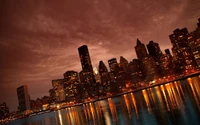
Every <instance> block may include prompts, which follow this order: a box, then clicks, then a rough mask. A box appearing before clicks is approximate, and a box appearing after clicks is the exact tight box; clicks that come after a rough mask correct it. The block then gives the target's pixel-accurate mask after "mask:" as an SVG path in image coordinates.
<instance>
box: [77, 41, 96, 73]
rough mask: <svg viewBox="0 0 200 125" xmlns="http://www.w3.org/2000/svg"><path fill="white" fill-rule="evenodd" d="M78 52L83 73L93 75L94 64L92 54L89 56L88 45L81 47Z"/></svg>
mask: <svg viewBox="0 0 200 125" xmlns="http://www.w3.org/2000/svg"><path fill="white" fill-rule="evenodd" d="M78 52H79V57H80V61H81V66H82V69H83V71H85V72H92V73H93V68H92V63H91V59H90V54H89V51H88V47H87V45H83V46H81V47H79V48H78Z"/></svg>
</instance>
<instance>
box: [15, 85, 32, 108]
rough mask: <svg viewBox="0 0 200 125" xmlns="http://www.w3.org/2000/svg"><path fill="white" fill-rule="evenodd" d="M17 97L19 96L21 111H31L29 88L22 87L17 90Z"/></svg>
mask: <svg viewBox="0 0 200 125" xmlns="http://www.w3.org/2000/svg"><path fill="white" fill-rule="evenodd" d="M17 96H18V103H19V107H18V109H19V111H25V110H28V109H31V106H30V97H29V94H28V87H27V85H22V86H20V87H18V88H17Z"/></svg>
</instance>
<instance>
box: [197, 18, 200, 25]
mask: <svg viewBox="0 0 200 125" xmlns="http://www.w3.org/2000/svg"><path fill="white" fill-rule="evenodd" d="M198 21H199V22H198V23H197V26H198V27H200V18H199V19H198Z"/></svg>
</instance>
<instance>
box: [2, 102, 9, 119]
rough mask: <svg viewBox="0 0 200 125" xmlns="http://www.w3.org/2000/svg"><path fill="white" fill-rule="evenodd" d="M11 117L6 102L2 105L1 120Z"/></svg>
mask: <svg viewBox="0 0 200 125" xmlns="http://www.w3.org/2000/svg"><path fill="white" fill-rule="evenodd" d="M8 117H9V108H8V106H7V105H6V103H5V102H3V103H1V104H0V120H1V119H5V118H8Z"/></svg>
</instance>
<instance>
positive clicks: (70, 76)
mask: <svg viewBox="0 0 200 125" xmlns="http://www.w3.org/2000/svg"><path fill="white" fill-rule="evenodd" d="M79 83H80V82H79V77H78V73H77V72H76V71H67V72H65V73H64V81H63V86H64V91H65V96H66V100H67V101H72V102H77V101H78V100H79V99H80V97H79V96H80V93H79V88H78V84H79Z"/></svg>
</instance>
